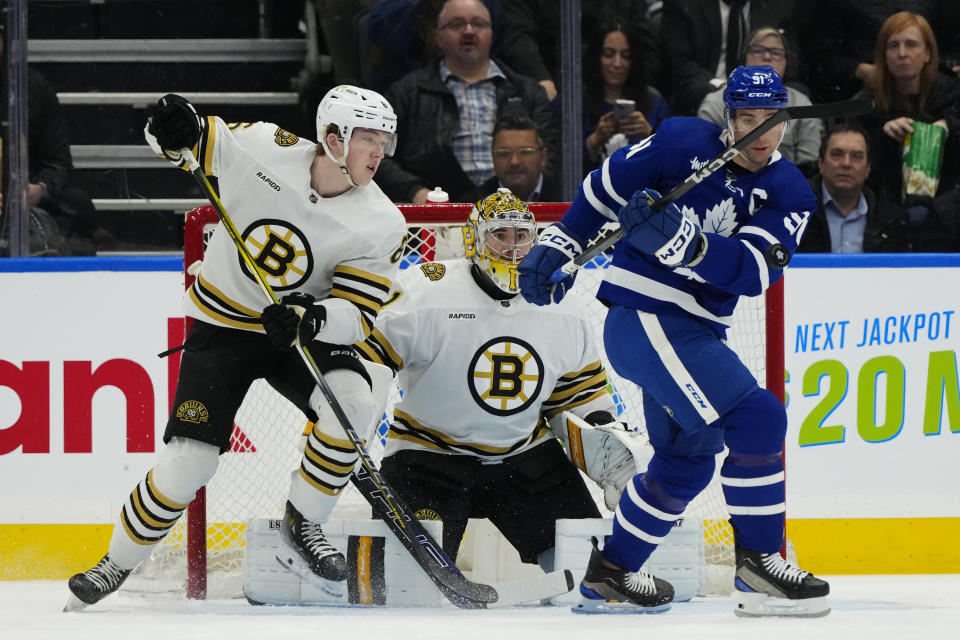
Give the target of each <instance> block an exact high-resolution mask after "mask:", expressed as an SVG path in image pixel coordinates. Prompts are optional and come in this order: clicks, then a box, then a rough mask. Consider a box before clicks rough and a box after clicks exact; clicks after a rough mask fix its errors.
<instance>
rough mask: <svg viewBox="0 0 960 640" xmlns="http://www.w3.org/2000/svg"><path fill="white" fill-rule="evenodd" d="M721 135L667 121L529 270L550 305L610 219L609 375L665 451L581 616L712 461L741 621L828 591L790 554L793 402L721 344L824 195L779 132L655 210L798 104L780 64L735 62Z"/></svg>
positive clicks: (572, 213)
mask: <svg viewBox="0 0 960 640" xmlns="http://www.w3.org/2000/svg"><path fill="white" fill-rule="evenodd" d="M724 102H725V104H726V107H727V127H726V130H723V129H721V128H720V127H718V126H716V125H713V124H711V123H708V122H706V121H703V120H700V119H698V118H671V119H670V120H666V121H664V122H663V123H662V124H661V125H660V127H659V129H658V130H657V133H656V134H654V135H652V136H650V137H648V138H647V139H646V140H643V141H642V142H640V143H638V144H635V145H633V146H631V147H625V148H624V149H621V150H620V151H619V152H617V153H616V154H614V155H613V156H611V157H610V158H609V159H608V160H607V161H606V162H604V164H603V166H602V167H600V168H599V169H597V170H596V171H594V172H592V173H591V174H590V175H589V176H587V178H586V179H585V180H584V182H583V187H582V190H581V193H580V195H578V196H577V198H576V199H575V200H574V202H573V203H572V204H571V206H570V209H569V210H568V211H567V213H566V214H565V215H564V217H563V219H562V220H561V222H560V223H559V224H557V225H554V226H552V227H550V228H548V229H546V230H545V231H544V233H543V235H541V242H540V244H539V245H538V246H537V247H536V248H535V249H534V250H533V251H531V252H530V254H529V255H528V256H527V258H526V259H525V260H524V262H523V263H522V264H521V265H520V267H519V271H520V274H521V275H520V287H521V290H522V292H523V295H524V297H526V298H527V299H528V300H530V301H531V302H534V303H536V304H543V305H545V304H549V302H550V287H549V279H550V277H551V276H552V274H553V273H554V272H555V271H556V270H557V269H558V268H559V267H560V266H561V265H562V264H564V263H566V262H567V261H568V260H570V259H571V258H573V257H575V256H576V255H578V254H579V253H580V252H581V250H582V248H583V247H584V245H585V243H586V240H587V239H589V238H590V237H592V236H593V235H594V233H595V232H596V231H597V230H598V229H599V227H600V226H601V225H602V224H603V223H604V222H606V221H610V220H613V221H619V222H620V226H621V227H622V229H623V230H624V231H625V232H626V237H625V238H624V239H623V240H621V241H620V242H619V243H618V244H617V246H616V250H615V252H614V255H613V264H612V266H611V267H610V268H609V269H608V270H607V275H606V276H605V279H604V282H603V283H602V284H601V286H600V289H599V291H598V293H597V297H598V298H600V299H601V300H602V301H604V302H605V303H606V304H607V305H608V306H609V308H610V311H609V312H608V314H607V320H606V324H605V327H604V346H605V349H606V352H607V356H608V357H609V360H610V363H611V365H612V366H613V367H614V368H615V369H616V371H617V372H618V373H619V374H621V375H622V376H623V377H625V378H628V379H630V380H632V381H634V382H636V383H637V384H638V385H640V386H641V387H642V388H643V392H644V393H643V396H644V415H645V418H646V428H647V432H648V434H649V436H650V442H651V444H652V445H653V448H654V452H655V453H654V456H653V459H652V460H651V462H650V465H649V466H648V468H647V470H646V472H645V473H643V474H641V475H638V476H637V477H636V478H634V479H633V481H632V482H631V483H630V484H628V486H627V490H626V491H624V492H623V496H622V497H621V499H620V504H619V506H618V509H617V512H616V516H615V518H614V530H613V536H612V537H611V538H610V539H609V540H608V541H607V543H606V545H605V547H604V548H603V551H602V553H601V552H599V551H598V552H596V553H595V554H594V556H593V557H592V558H591V561H590V566H589V567H588V569H587V575H586V577H585V579H584V581H583V582H582V583H581V587H580V591H581V593H582V594H583V595H584V597H585V601H584V604H583V607H584V609H585V610H589V609H590V608H597V607H602V605H600V604H598V603H602V602H603V601H604V600H609V599H623V598H620V597H618V595H619V594H623V593H625V592H626V591H628V583H629V579H630V572H631V571H635V570H636V569H637V568H638V567H640V566H641V565H642V564H643V563H644V562H645V561H646V559H647V558H648V557H649V556H650V554H651V553H652V552H653V550H654V549H655V548H656V546H657V545H658V544H659V543H660V541H661V540H663V538H664V536H665V535H666V534H667V532H668V531H669V529H670V527H671V526H673V522H674V521H675V520H676V519H677V517H678V516H679V515H680V514H681V513H682V512H683V510H684V509H685V508H686V506H687V504H689V502H690V501H691V500H692V499H693V498H694V497H695V496H696V495H697V494H699V493H700V492H701V491H702V490H703V489H704V488H705V487H706V486H707V484H708V483H709V482H710V480H711V478H712V477H713V472H714V467H715V456H716V454H717V453H719V452H721V451H722V450H723V448H724V445H726V447H727V448H728V449H729V452H728V454H727V455H726V458H725V459H724V462H723V467H722V469H721V472H720V481H721V483H722V486H723V492H724V497H725V499H726V503H727V507H728V510H729V512H730V523H731V525H732V526H733V529H734V536H735V545H736V547H735V553H736V562H737V567H736V578H735V581H734V588H735V596H736V601H737V608H736V609H735V612H736V613H737V614H739V615H756V616H762V615H788V616H819V615H826V614H827V613H828V612H829V610H830V609H829V607H828V605H827V601H826V596H827V594H828V593H829V586H828V585H827V583H826V582H824V581H823V580H820V579H818V578H816V577H814V576H813V575H811V574H810V573H808V572H806V571H803V570H801V569H799V568H798V567H795V566H793V565H792V564H790V563H788V562H786V561H785V560H784V559H783V558H781V556H780V554H779V550H780V548H781V546H782V545H783V543H784V529H785V519H784V513H785V502H784V501H785V489H784V466H783V456H782V453H783V442H784V437H785V435H786V430H787V416H786V410H785V409H784V406H783V403H782V402H780V401H779V400H778V399H777V398H776V397H775V396H774V395H773V394H772V393H770V392H769V391H767V390H765V389H762V388H760V387H759V386H758V385H757V381H756V379H755V378H754V377H753V375H752V374H751V373H750V371H749V370H748V369H747V368H746V366H744V364H743V363H742V362H740V360H739V358H738V357H737V355H736V354H735V353H734V352H733V351H732V350H731V349H730V348H729V347H728V346H727V345H726V344H725V342H724V340H723V339H724V337H725V331H726V328H727V326H728V325H729V324H730V322H731V316H732V314H733V310H734V307H735V306H736V303H737V300H738V299H739V297H740V296H741V295H749V296H755V295H758V294H760V293H761V292H763V290H764V289H766V288H767V287H768V286H769V285H770V284H771V283H773V282H776V281H777V279H779V278H780V277H781V276H782V275H783V268H784V267H785V266H786V264H787V262H788V261H789V258H790V256H792V255H793V253H794V252H795V251H796V248H797V243H798V242H799V238H800V235H801V234H802V233H803V229H804V227H805V225H806V219H807V217H808V216H809V213H810V211H811V210H813V209H814V208H815V207H816V204H817V203H816V199H815V197H814V195H813V193H812V191H811V190H810V187H809V186H808V185H807V183H806V180H805V179H804V177H803V175H802V174H801V173H800V171H799V170H798V169H797V168H796V167H795V166H794V165H793V164H791V163H790V162H789V161H787V160H786V159H784V158H783V157H781V156H780V154H779V152H777V145H778V144H779V143H780V140H781V138H782V134H783V127H784V126H785V125H784V124H780V125H777V126H774V127H772V128H771V129H770V131H768V132H766V133H764V134H763V135H761V136H760V137H759V138H758V139H757V140H756V141H754V142H753V143H752V144H751V145H749V146H748V147H747V148H746V149H744V150H743V152H742V153H741V154H740V155H738V156H736V157H734V158H733V160H732V162H731V163H729V164H728V165H727V166H726V167H724V169H723V170H720V171H716V172H714V173H712V174H711V175H709V176H708V177H707V178H705V179H704V180H703V181H702V182H700V183H699V184H698V185H696V186H695V187H693V188H692V189H690V190H689V191H687V192H686V193H685V194H684V195H683V196H681V197H680V198H678V199H677V201H676V203H675V204H670V205H668V206H667V207H666V208H664V209H663V210H661V211H655V210H654V209H653V208H652V207H651V206H650V203H652V201H653V200H654V199H656V198H658V197H659V194H658V193H656V192H655V191H653V189H659V190H660V191H661V192H663V193H666V192H668V191H669V190H670V189H672V188H674V187H675V186H677V185H678V184H680V183H681V182H683V181H684V180H685V179H686V178H687V177H688V176H689V175H690V174H691V173H692V172H693V171H696V170H698V169H700V168H701V167H703V166H704V165H705V164H706V163H707V162H709V161H710V160H711V159H712V158H714V157H717V156H719V155H720V154H721V153H723V152H724V151H725V150H726V149H727V148H728V147H729V146H730V145H732V144H734V143H735V142H736V141H738V140H740V139H742V138H743V137H745V136H746V135H747V134H748V133H750V132H751V131H753V130H754V129H755V128H756V127H758V126H759V125H760V124H761V123H763V122H764V121H766V120H767V119H768V118H770V117H772V116H773V115H774V114H775V113H776V110H777V109H783V108H785V107H786V106H787V105H786V103H787V92H786V90H785V89H784V88H783V85H782V83H781V82H780V78H779V76H777V74H776V72H775V71H774V70H773V69H771V68H770V67H765V66H764V67H738V68H737V69H735V70H734V71H733V72H732V73H731V74H730V77H729V79H728V82H727V86H726V89H724Z"/></svg>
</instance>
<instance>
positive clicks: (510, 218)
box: [463, 187, 537, 293]
mask: <svg viewBox="0 0 960 640" xmlns="http://www.w3.org/2000/svg"><path fill="white" fill-rule="evenodd" d="M463 238H464V247H465V248H466V257H468V258H470V259H471V260H472V261H473V263H474V264H475V265H477V266H478V267H479V268H480V270H481V271H483V272H484V273H486V274H487V276H488V277H489V278H490V280H491V281H492V282H493V284H495V285H496V286H497V287H498V288H499V289H501V290H502V291H505V292H506V293H519V292H520V285H519V283H518V280H517V278H518V274H517V265H518V264H520V261H521V260H523V258H524V256H526V255H527V253H528V252H529V251H530V249H532V248H533V245H534V244H536V242H537V221H536V220H535V219H534V217H533V213H532V212H531V211H530V208H529V207H527V203H525V202H524V201H523V200H521V199H520V198H518V197H517V196H515V195H514V194H513V193H512V192H511V191H510V189H507V188H504V187H501V188H499V189H497V191H496V193H493V194H491V195H489V196H487V197H486V198H484V199H483V200H480V201H479V202H477V203H476V204H475V205H473V210H472V211H470V216H469V218H468V219H467V226H466V227H464V229H463Z"/></svg>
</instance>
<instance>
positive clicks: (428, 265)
mask: <svg viewBox="0 0 960 640" xmlns="http://www.w3.org/2000/svg"><path fill="white" fill-rule="evenodd" d="M420 271H422V272H423V275H424V276H425V277H427V278H428V279H430V280H433V281H437V280H439V279H440V278H442V277H443V276H444V274H446V273H447V267H446V265H443V264H441V263H439V262H425V263H423V264H422V265H420Z"/></svg>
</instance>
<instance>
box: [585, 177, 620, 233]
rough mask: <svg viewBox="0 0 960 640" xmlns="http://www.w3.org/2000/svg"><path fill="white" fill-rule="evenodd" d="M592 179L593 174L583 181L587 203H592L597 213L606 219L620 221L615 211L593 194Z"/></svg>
mask: <svg viewBox="0 0 960 640" xmlns="http://www.w3.org/2000/svg"><path fill="white" fill-rule="evenodd" d="M592 177H593V174H592V173H591V174H589V175H588V176H587V177H586V178H584V179H583V195H584V196H585V197H586V198H587V202H589V203H590V206H592V207H593V208H594V209H596V211H597V213H599V214H601V215H602V216H603V217H604V218H608V219H610V220H613V221H614V222H616V221H617V220H618V219H619V218H617V214H616V213H615V212H614V211H613V209H611V208H610V207H608V206H607V205H605V204H603V203H602V202H600V199H599V198H597V196H596V194H594V193H593V186H592V184H591V179H592Z"/></svg>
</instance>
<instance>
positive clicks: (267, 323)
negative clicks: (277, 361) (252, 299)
mask: <svg viewBox="0 0 960 640" xmlns="http://www.w3.org/2000/svg"><path fill="white" fill-rule="evenodd" d="M260 319H261V321H262V322H263V330H264V331H265V332H266V334H267V338H269V339H270V343H271V344H272V345H273V346H274V347H276V348H277V349H291V348H293V346H294V345H295V341H296V339H297V338H298V337H299V339H300V344H303V345H306V344H309V342H310V341H311V340H313V339H314V338H315V337H316V335H317V334H318V333H319V332H320V329H322V328H323V325H324V324H325V323H326V319H327V310H326V308H325V307H324V306H323V304H321V303H319V302H317V299H316V298H314V297H313V296H311V295H309V294H306V293H300V292H296V293H290V294H287V295H285V296H283V298H282V299H281V300H280V304H271V305H269V306H268V307H266V308H264V310H263V312H262V313H261V314H260Z"/></svg>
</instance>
